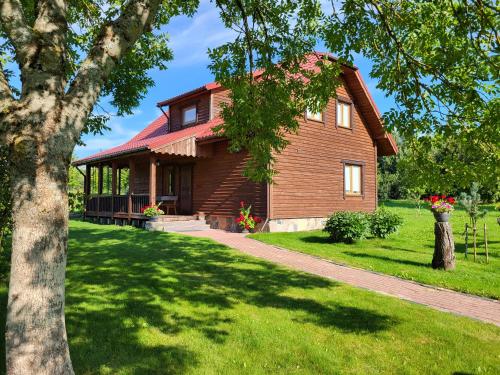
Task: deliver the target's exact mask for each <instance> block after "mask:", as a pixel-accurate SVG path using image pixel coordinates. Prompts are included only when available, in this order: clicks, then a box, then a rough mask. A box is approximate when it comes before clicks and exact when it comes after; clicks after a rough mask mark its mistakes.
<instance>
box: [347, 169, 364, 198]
mask: <svg viewBox="0 0 500 375" xmlns="http://www.w3.org/2000/svg"><path fill="white" fill-rule="evenodd" d="M344 191H345V193H346V194H350V195H361V165H354V164H344Z"/></svg>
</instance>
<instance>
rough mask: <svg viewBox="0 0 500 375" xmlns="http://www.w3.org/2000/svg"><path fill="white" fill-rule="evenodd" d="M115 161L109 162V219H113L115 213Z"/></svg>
mask: <svg viewBox="0 0 500 375" xmlns="http://www.w3.org/2000/svg"><path fill="white" fill-rule="evenodd" d="M117 167H118V166H117V164H116V161H113V162H111V219H113V216H114V213H115V195H116V171H117V169H118V168H117Z"/></svg>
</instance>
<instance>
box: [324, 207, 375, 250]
mask: <svg viewBox="0 0 500 375" xmlns="http://www.w3.org/2000/svg"><path fill="white" fill-rule="evenodd" d="M323 230H324V231H325V232H328V233H329V234H330V239H331V240H332V241H334V242H344V243H353V242H354V241H356V240H359V239H362V238H364V237H365V236H366V232H367V231H368V219H367V217H366V214H365V213H363V212H351V211H339V212H335V213H334V214H333V215H332V216H330V217H329V218H328V220H327V221H326V224H325V229H323Z"/></svg>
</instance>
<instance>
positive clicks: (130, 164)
mask: <svg viewBox="0 0 500 375" xmlns="http://www.w3.org/2000/svg"><path fill="white" fill-rule="evenodd" d="M128 168H129V169H128V221H129V223H130V219H131V216H132V208H133V207H132V194H134V189H135V161H134V160H133V159H129V160H128Z"/></svg>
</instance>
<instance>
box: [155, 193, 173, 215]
mask: <svg viewBox="0 0 500 375" xmlns="http://www.w3.org/2000/svg"><path fill="white" fill-rule="evenodd" d="M156 203H157V204H158V208H160V209H163V210H164V212H165V215H168V214H169V212H170V209H171V208H172V209H173V210H174V215H177V195H161V196H157V197H156ZM162 207H163V208H162Z"/></svg>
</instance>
